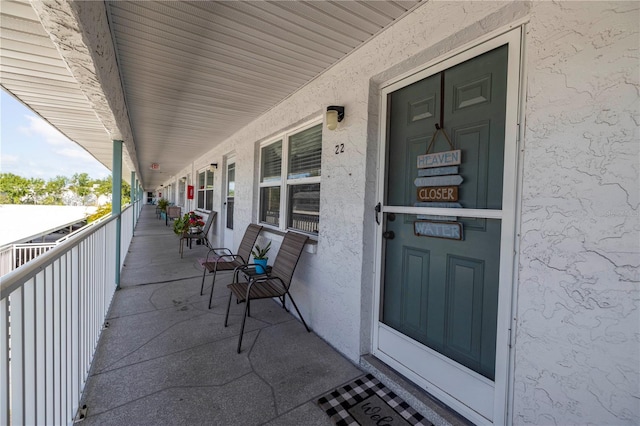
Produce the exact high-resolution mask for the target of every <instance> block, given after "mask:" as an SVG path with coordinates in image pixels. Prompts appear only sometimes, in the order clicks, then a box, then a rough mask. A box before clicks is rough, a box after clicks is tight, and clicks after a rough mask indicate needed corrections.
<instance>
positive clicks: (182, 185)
mask: <svg viewBox="0 0 640 426" xmlns="http://www.w3.org/2000/svg"><path fill="white" fill-rule="evenodd" d="M183 179H184V180H183ZM186 192H187V178H186V177H182V178H180V179H178V201H177V202H176V204H177V205H179V206H182V207H184V206H185V205H186V199H187V196H186Z"/></svg>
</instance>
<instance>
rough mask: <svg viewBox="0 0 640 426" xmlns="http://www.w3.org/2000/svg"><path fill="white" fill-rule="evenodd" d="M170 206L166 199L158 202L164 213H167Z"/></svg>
mask: <svg viewBox="0 0 640 426" xmlns="http://www.w3.org/2000/svg"><path fill="white" fill-rule="evenodd" d="M168 205H169V200H167V199H166V198H160V200H158V208H159V209H160V210H162V211H163V212H166V211H167V206H168Z"/></svg>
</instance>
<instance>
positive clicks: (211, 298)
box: [209, 269, 216, 309]
mask: <svg viewBox="0 0 640 426" xmlns="http://www.w3.org/2000/svg"><path fill="white" fill-rule="evenodd" d="M215 283H216V270H215V269H214V270H213V279H212V280H211V295H210V296H209V309H211V301H212V300H213V285H214V284H215Z"/></svg>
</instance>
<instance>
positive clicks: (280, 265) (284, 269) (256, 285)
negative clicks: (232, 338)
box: [224, 231, 311, 353]
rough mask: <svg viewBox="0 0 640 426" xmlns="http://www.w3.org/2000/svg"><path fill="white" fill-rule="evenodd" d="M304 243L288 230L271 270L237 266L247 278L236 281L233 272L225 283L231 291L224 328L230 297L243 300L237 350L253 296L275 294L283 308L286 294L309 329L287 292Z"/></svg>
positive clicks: (300, 237) (297, 235)
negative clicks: (262, 271)
mask: <svg viewBox="0 0 640 426" xmlns="http://www.w3.org/2000/svg"><path fill="white" fill-rule="evenodd" d="M306 242H307V236H306V235H302V234H299V233H297V232H292V231H289V232H287V233H286V234H285V236H284V239H283V240H282V244H281V245H280V250H278V254H277V255H276V260H275V261H274V263H273V268H272V269H271V271H268V272H267V273H266V274H256V272H255V265H251V264H249V265H246V266H243V267H240V268H238V271H237V272H239V273H240V274H242V275H243V277H244V279H246V280H247V281H246V282H237V277H238V276H239V274H238V273H236V274H235V276H234V280H233V281H234V282H233V283H231V284H229V285H228V286H227V287H228V288H229V290H231V292H230V293H229V302H228V303H227V313H226V315H225V318H224V326H225V327H226V326H227V321H228V319H229V308H230V307H231V297H232V296H236V299H237V300H238V303H242V302H245V303H246V305H245V307H244V316H243V317H242V326H241V327H240V337H239V338H238V353H240V348H241V346H242V334H243V333H244V324H245V321H246V320H247V316H250V314H251V311H250V309H251V308H250V303H251V301H252V300H255V299H271V298H275V297H277V298H279V299H280V302H281V303H282V307H283V308H284V309H286V307H285V302H286V296H287V295H288V296H289V299H291V303H292V304H293V307H294V308H295V309H296V312H297V313H298V316H299V317H300V320H301V321H302V323H303V324H304V327H305V328H306V329H307V331H308V332H311V330H309V327H308V326H307V323H306V322H305V321H304V318H302V314H301V313H300V310H299V309H298V306H297V305H296V302H295V301H294V300H293V297H291V293H289V288H290V287H291V279H292V278H293V273H294V271H295V269H296V265H297V264H298V260H300V255H301V254H302V250H303V249H304V245H305V243H306Z"/></svg>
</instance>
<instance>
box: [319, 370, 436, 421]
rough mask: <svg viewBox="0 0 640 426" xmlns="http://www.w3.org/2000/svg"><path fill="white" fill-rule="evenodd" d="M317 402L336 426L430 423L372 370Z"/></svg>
mask: <svg viewBox="0 0 640 426" xmlns="http://www.w3.org/2000/svg"><path fill="white" fill-rule="evenodd" d="M318 405H319V406H320V408H322V409H323V410H324V411H325V412H326V413H327V415H328V416H329V417H330V418H331V420H333V422H334V423H335V424H336V425H338V426H357V425H360V426H369V425H376V424H378V425H379V424H390V425H405V426H406V425H424V426H433V423H431V422H430V421H428V420H427V419H425V418H424V416H422V414H420V413H418V412H417V411H416V410H414V409H413V408H411V406H409V404H407V403H406V402H404V401H403V400H402V399H400V397H398V396H397V395H396V394H395V393H393V392H392V391H391V390H390V389H388V388H387V387H386V386H385V385H383V384H382V383H380V382H379V381H378V379H376V378H375V377H373V376H372V375H371V374H367V375H366V376H362V377H359V378H357V379H355V380H354V381H353V382H351V383H349V384H347V385H345V386H343V387H341V388H338V389H336V390H334V391H333V392H330V393H328V394H327V395H324V396H323V397H322V398H320V399H318Z"/></svg>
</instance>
